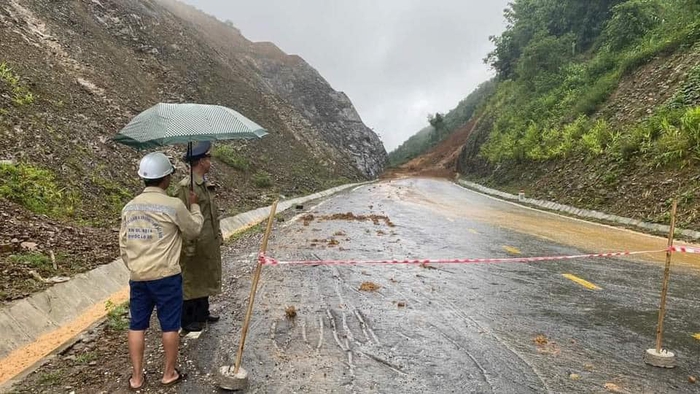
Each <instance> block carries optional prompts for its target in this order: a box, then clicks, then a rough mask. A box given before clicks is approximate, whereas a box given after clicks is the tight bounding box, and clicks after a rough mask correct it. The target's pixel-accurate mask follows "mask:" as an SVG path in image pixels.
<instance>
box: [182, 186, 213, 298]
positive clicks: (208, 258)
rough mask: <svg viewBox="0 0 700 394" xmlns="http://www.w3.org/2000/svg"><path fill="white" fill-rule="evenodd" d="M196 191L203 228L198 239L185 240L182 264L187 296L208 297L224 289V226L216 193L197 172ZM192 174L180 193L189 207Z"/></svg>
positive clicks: (185, 294)
mask: <svg viewBox="0 0 700 394" xmlns="http://www.w3.org/2000/svg"><path fill="white" fill-rule="evenodd" d="M194 183H195V185H194V192H195V194H197V197H198V198H199V206H200V208H201V209H202V216H204V224H203V225H202V232H201V233H200V234H199V237H198V238H197V239H196V240H192V241H185V242H184V243H183V245H182V254H181V256H180V267H181V268H182V285H183V289H184V299H185V300H192V299H195V298H202V297H209V296H213V295H216V294H219V293H220V292H221V244H222V243H223V239H222V236H221V228H220V226H219V208H218V207H217V205H216V202H215V201H214V193H213V192H211V191H210V190H209V189H208V188H207V184H206V182H205V181H204V178H202V177H201V176H199V175H197V174H194ZM189 190H190V177H189V176H187V177H186V178H185V179H183V180H182V181H181V182H180V183H179V184H178V193H177V194H178V195H177V196H178V197H179V198H180V200H182V201H183V202H184V203H185V205H186V206H187V207H188V208H189V201H188V200H189V198H188V197H189Z"/></svg>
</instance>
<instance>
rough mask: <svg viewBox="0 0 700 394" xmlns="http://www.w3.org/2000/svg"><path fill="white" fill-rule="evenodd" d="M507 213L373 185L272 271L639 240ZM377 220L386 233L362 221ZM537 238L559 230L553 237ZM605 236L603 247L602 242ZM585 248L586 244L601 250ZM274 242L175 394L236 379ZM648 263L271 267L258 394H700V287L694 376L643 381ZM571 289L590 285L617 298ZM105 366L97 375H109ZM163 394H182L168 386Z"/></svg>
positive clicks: (308, 229) (231, 298)
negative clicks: (257, 277)
mask: <svg viewBox="0 0 700 394" xmlns="http://www.w3.org/2000/svg"><path fill="white" fill-rule="evenodd" d="M502 204H504V203H501V202H497V201H495V200H492V199H489V198H486V197H483V196H481V195H478V194H475V193H472V192H469V191H466V190H463V189H461V188H459V187H457V186H455V185H453V184H451V183H449V182H445V181H440V180H434V179H432V180H428V179H404V180H400V181H392V182H383V183H379V184H374V185H368V186H364V187H361V188H359V189H357V190H354V191H351V192H346V193H343V194H341V195H338V196H335V197H333V198H331V199H329V200H326V201H324V202H322V203H320V205H318V206H315V207H311V208H309V209H307V210H306V211H305V212H303V213H299V215H298V217H295V218H292V217H291V216H292V215H293V213H290V214H287V215H286V218H285V220H284V221H278V222H276V223H275V229H274V232H273V237H272V239H271V241H270V249H269V255H270V256H271V257H274V258H277V259H280V260H307V259H312V260H322V259H348V258H351V259H363V260H364V259H386V258H457V257H459V258H467V257H469V258H480V257H509V256H514V255H522V256H546V255H562V254H580V253H581V252H594V251H599V250H594V249H591V248H590V247H588V245H589V244H591V243H593V244H595V243H597V247H599V248H604V249H605V248H606V247H607V246H606V245H607V241H608V240H609V241H610V242H612V243H613V244H614V243H615V242H618V241H619V242H622V241H621V240H624V241H625V242H632V241H634V239H633V237H632V236H631V235H629V234H627V233H624V234H623V235H621V234H622V233H620V234H618V233H617V231H622V230H615V229H611V228H607V227H602V226H601V227H599V228H596V229H591V228H588V226H590V225H589V224H585V223H583V222H578V221H574V220H570V219H565V218H558V217H557V218H555V217H553V216H552V215H549V214H542V213H536V212H534V211H530V210H528V211H521V208H517V207H514V206H512V205H502ZM499 212H500V213H499ZM372 215H376V216H375V217H376V218H386V220H384V219H378V220H375V221H373V220H369V219H368V220H356V218H357V217H365V218H370V217H372ZM310 216H313V219H311V217H310ZM508 219H510V220H508ZM553 221H556V223H553ZM389 223H391V224H392V225H393V226H390V225H389ZM533 223H539V224H540V226H541V227H543V228H555V229H556V230H554V231H551V232H548V231H545V230H541V231H540V230H537V228H536V227H532V226H531V224H533ZM596 231H598V232H599V234H598V235H597V236H598V237H599V238H600V239H593V238H591V237H595V236H596V235H595V234H596ZM575 234H581V236H580V237H584V235H585V238H586V240H585V241H586V242H585V243H580V242H579V241H578V240H577V239H576V236H575ZM627 237H632V238H627ZM259 241H260V234H259V233H254V234H249V235H248V236H246V237H243V238H241V239H239V240H237V241H236V242H234V243H233V244H232V245H229V246H228V247H227V250H226V252H225V259H224V264H225V269H224V288H225V291H224V293H223V294H222V295H221V296H219V297H217V298H216V299H215V300H214V303H213V308H214V309H215V310H218V311H220V312H221V315H222V320H221V321H220V322H219V323H217V324H214V325H211V326H209V327H208V328H207V330H206V331H205V332H204V333H203V334H202V335H201V337H200V338H199V339H196V340H194V339H187V340H186V341H185V345H184V346H183V349H184V350H183V364H184V366H185V367H186V368H187V369H188V371H189V372H190V373H191V376H192V377H191V378H190V379H188V380H187V381H186V382H185V383H184V384H182V385H181V386H180V387H178V388H176V389H172V390H174V391H179V392H185V393H203V392H217V391H218V389H216V387H215V375H214V374H213V373H214V372H215V371H216V369H218V368H219V367H220V366H221V365H228V364H233V361H234V358H235V353H236V349H237V346H238V340H239V335H240V328H241V323H242V320H243V319H242V314H243V313H242V312H243V311H244V309H245V306H246V302H247V297H248V292H249V291H250V287H249V286H250V275H251V272H252V268H253V267H254V263H255V258H256V254H257V250H258V245H259ZM331 241H332V242H331ZM613 241H614V242H613ZM652 241H653V240H652ZM639 242H641V243H647V242H651V241H649V239H646V238H643V239H642V238H640V240H639ZM661 243H662V244H663V240H661ZM613 246H616V245H613ZM629 246H630V248H632V249H634V246H635V245H629ZM606 250H607V249H606ZM643 257H644V258H639V259H634V260H633V259H589V260H576V261H561V262H545V263H518V264H465V265H449V266H447V265H427V266H425V265H424V266H420V265H380V266H377V265H347V266H327V265H322V264H319V265H308V266H294V265H283V266H265V267H264V269H263V276H262V278H261V281H260V287H259V289H258V293H257V298H256V305H255V311H254V315H253V319H252V323H251V328H250V331H249V334H248V338H247V342H246V350H245V354H244V358H243V366H244V368H246V369H247V370H248V372H249V374H250V383H251V387H250V390H249V392H254V393H288V392H290V393H291V392H295V393H353V392H357V393H366V392H369V393H405V392H434V393H544V392H553V393H606V392H624V393H666V392H678V393H693V392H696V390H697V389H698V387H697V386H696V385H694V384H691V383H689V382H688V377H689V376H690V375H694V376H697V375H698V372H700V358H699V357H698V351H699V350H698V346H699V342H698V341H697V340H695V339H693V337H692V336H691V335H692V333H693V332H700V327H698V326H697V322H698V321H700V294H698V292H697V291H696V288H697V286H696V284H697V281H698V279H699V275H698V270H697V268H693V267H692V266H688V265H685V266H674V268H673V273H672V282H671V291H670V294H669V296H670V298H669V310H668V315H667V322H666V330H667V335H666V339H665V345H666V346H668V348H670V349H671V350H674V351H675V352H676V354H677V356H678V357H677V361H678V364H679V367H678V368H676V369H674V370H659V369H654V368H652V367H648V366H646V365H644V364H643V361H642V355H643V352H644V351H645V349H647V348H649V347H651V346H652V345H653V344H654V329H655V325H656V309H657V306H658V296H659V288H660V279H661V274H662V266H661V264H660V263H658V262H655V260H654V256H643ZM659 260H661V259H659ZM563 274H571V275H576V276H578V277H581V278H585V279H586V280H589V281H591V282H593V283H595V284H596V285H597V286H599V287H600V290H595V291H594V290H589V289H587V288H584V287H582V286H580V285H579V284H577V283H574V282H572V281H570V280H568V279H567V278H566V277H564V276H563ZM292 309H293V311H294V313H290V312H289V311H290V310H292ZM152 339H153V340H150V344H151V347H150V348H149V352H150V354H151V355H152V356H151V357H152V360H153V361H152V363H151V364H149V367H148V368H149V378H151V381H152V382H157V379H158V371H159V369H160V359H159V358H158V357H159V354H158V350H157V347H155V346H153V344H154V343H156V341H155V340H154V339H155V338H152ZM98 341H99V339H98ZM115 346H117V344H116V343H115ZM109 357H117V358H118V359H119V362H111V361H110V362H109V363H108V365H109V368H110V369H109V372H110V373H115V374H116V375H118V376H119V377H120V378H121V382H122V383H123V382H125V381H126V379H127V378H128V360H127V359H126V349H125V346H124V348H123V350H121V351H120V352H119V354H116V355H115V354H111V355H110V356H109ZM110 360H111V359H110ZM96 361H97V365H96V366H93V368H94V367H99V366H100V365H101V363H103V362H106V360H103V359H101V358H99V357H98V358H97V360H96ZM73 371H75V370H73ZM98 371H99V373H104V372H106V371H103V370H102V369H99V370H98ZM46 372H47V371H46V370H45V369H42V370H39V371H38V372H37V373H36V374H35V376H40V374H42V373H46ZM93 373H94V371H93ZM72 374H76V372H69V374H68V376H69V377H71V376H83V377H84V376H88V375H87V373H86V372H79V373H77V375H72ZM33 376H34V375H33ZM67 379H70V378H67ZM113 381H114V378H113V377H110V378H104V379H102V380H101V383H94V384H91V385H88V386H86V387H85V388H87V389H88V391H85V389H84V388H81V389H79V390H76V393H78V392H100V390H103V391H105V392H115V391H113V390H112V389H116V388H118V387H125V386H123V385H121V383H120V384H114V385H111V384H112V383H109V382H113ZM100 384H102V386H100ZM73 387H80V386H75V385H74V386H73ZM22 388H23V391H22V392H66V391H65V390H59V388H60V386H49V387H47V386H42V385H40V384H39V382H38V377H35V378H30V379H29V380H28V381H27V382H26V383H25V384H24V386H22ZM54 389H56V391H54ZM68 391H70V390H68ZM148 392H166V391H164V390H162V389H161V388H159V387H158V385H157V384H154V385H151V386H149V389H148Z"/></svg>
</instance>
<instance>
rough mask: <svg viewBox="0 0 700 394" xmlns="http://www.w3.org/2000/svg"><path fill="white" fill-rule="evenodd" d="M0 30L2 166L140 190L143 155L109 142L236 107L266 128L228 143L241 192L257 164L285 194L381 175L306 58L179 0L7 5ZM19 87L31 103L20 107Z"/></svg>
mask: <svg viewBox="0 0 700 394" xmlns="http://www.w3.org/2000/svg"><path fill="white" fill-rule="evenodd" d="M0 27H1V28H0V63H4V64H5V65H6V67H7V68H11V69H12V70H11V76H12V78H14V79H16V80H17V81H16V82H12V83H10V82H9V81H11V79H8V78H5V79H4V80H2V81H0V106H1V107H2V111H0V134H4V136H5V140H6V141H7V143H6V144H4V145H3V146H2V147H0V159H15V160H19V161H25V162H28V163H33V164H37V165H40V166H42V167H49V168H51V169H53V170H55V171H56V175H57V176H58V177H62V178H65V179H66V180H67V181H69V182H70V183H73V182H72V181H73V180H78V179H79V180H81V181H84V180H85V178H89V179H90V180H92V179H95V180H96V182H94V183H100V182H99V179H109V180H110V181H115V182H116V183H117V184H124V185H131V187H132V188H133V190H136V187H137V186H136V184H135V183H134V182H133V180H132V175H133V174H132V173H130V172H129V171H131V170H133V169H134V168H135V164H136V159H137V158H138V155H136V154H135V153H134V152H133V151H131V150H129V149H125V148H123V147H120V146H115V145H114V144H113V143H112V142H111V141H110V140H109V137H111V136H112V135H114V134H115V133H117V132H118V131H119V129H120V128H121V127H122V126H123V125H125V124H126V123H127V122H128V120H129V119H130V118H131V117H133V116H135V115H136V114H137V113H138V112H140V111H142V110H144V109H146V108H148V107H150V106H151V105H153V104H155V103H157V102H161V101H166V102H199V103H210V104H220V105H226V106H230V107H232V108H234V109H236V110H238V111H239V112H241V113H243V114H244V115H246V116H248V117H249V118H251V119H253V120H255V121H256V122H258V123H259V124H261V125H262V126H263V127H265V128H267V129H268V130H270V132H271V135H270V136H269V137H265V138H264V139H263V140H261V141H258V142H240V143H235V144H233V148H234V150H235V152H236V154H237V155H239V156H240V157H241V158H243V159H244V160H245V161H247V162H248V163H249V164H250V165H249V166H247V167H248V168H249V170H248V171H247V172H246V171H233V172H231V171H227V170H226V169H224V168H223V167H224V166H220V167H221V168H222V172H223V173H222V178H224V179H223V180H224V181H225V182H224V188H227V187H228V189H229V190H230V191H232V192H238V193H237V194H236V195H240V194H245V193H247V192H248V190H249V189H255V185H252V184H251V183H250V180H251V179H252V175H254V174H253V173H254V172H255V170H263V171H265V172H267V173H269V174H271V176H272V178H273V181H274V182H273V183H274V186H273V187H272V190H273V191H274V190H276V191H279V192H282V193H283V194H287V195H288V194H293V193H294V191H295V190H302V189H303V190H306V191H311V190H315V189H318V188H320V187H322V186H325V183H327V182H326V181H331V180H333V179H339V178H342V179H349V180H357V179H367V178H373V177H376V176H377V175H378V174H379V172H381V170H382V169H383V167H384V163H385V161H386V152H385V150H384V147H383V146H382V144H381V142H380V141H379V139H378V137H377V136H376V134H374V133H373V132H372V131H371V130H370V129H369V128H367V127H366V126H365V125H364V124H363V123H362V121H361V119H360V117H359V116H358V114H357V112H356V111H355V109H354V107H353V105H352V103H351V102H350V101H349V100H348V98H347V97H346V96H345V94H343V93H340V92H336V91H334V90H333V89H332V88H331V87H330V85H329V84H328V83H327V82H326V81H325V80H324V79H323V77H321V76H320V75H319V73H318V72H316V70H314V69H313V68H312V67H311V66H309V65H308V64H307V63H306V62H305V61H304V60H303V59H301V58H300V57H298V56H290V55H287V54H285V53H283V52H282V51H281V50H279V49H278V48H277V47H275V46H274V45H273V44H270V43H253V42H250V41H249V40H247V39H246V38H245V37H243V36H242V35H241V34H240V32H239V31H238V30H237V29H236V28H235V27H233V26H231V25H230V24H226V23H223V22H220V21H218V20H216V19H215V18H213V17H211V16H208V15H206V14H203V13H201V12H199V11H197V10H196V9H194V8H192V7H190V6H187V5H184V4H182V3H178V2H176V1H174V0H144V1H140V0H118V1H117V0H71V1H68V0H66V1H58V2H56V1H49V0H27V1H20V0H8V1H5V2H2V3H1V4H0ZM16 89H23V90H26V91H27V92H30V93H31V94H32V98H33V100H31V102H21V103H17V102H15V101H17V100H15V99H14V97H13V93H12V92H13V91H14V90H16ZM178 156H179V154H178ZM115 164H116V166H114V165H115ZM115 167H116V168H118V169H119V170H116V168H115ZM87 169H91V170H95V171H96V173H92V172H95V171H92V172H91V173H90V174H86V170H87ZM125 170H129V171H125ZM310 174H312V175H310ZM86 175H88V176H86ZM227 176H228V179H225V178H226V177H227ZM130 182H131V183H130ZM87 183H88V184H87V185H86V184H85V183H84V182H75V183H74V186H75V187H77V188H81V189H84V188H86V187H87V188H91V187H92V186H94V188H93V189H94V190H90V192H89V193H83V194H86V196H85V197H87V198H88V199H89V198H91V197H93V196H94V195H95V194H97V195H99V194H100V193H102V191H103V190H101V189H104V187H101V186H100V185H99V184H95V185H91V184H92V183H93V182H87ZM246 186H249V187H246ZM290 189H291V190H290Z"/></svg>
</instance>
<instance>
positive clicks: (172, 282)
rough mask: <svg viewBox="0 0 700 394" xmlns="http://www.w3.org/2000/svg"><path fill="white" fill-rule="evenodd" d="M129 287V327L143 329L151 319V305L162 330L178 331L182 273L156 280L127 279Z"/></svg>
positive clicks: (180, 316)
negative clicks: (154, 309)
mask: <svg viewBox="0 0 700 394" xmlns="http://www.w3.org/2000/svg"><path fill="white" fill-rule="evenodd" d="M129 287H130V289H131V295H130V301H129V309H130V312H131V323H130V324H129V329H131V330H134V331H143V330H145V329H147V328H148V326H149V323H150V321H151V313H153V307H156V308H157V312H158V321H159V322H160V329H161V330H162V331H163V332H170V331H178V330H179V329H180V320H181V319H182V275H181V274H177V275H173V276H168V277H167V278H163V279H158V280H147V281H142V282H137V281H131V280H130V281H129Z"/></svg>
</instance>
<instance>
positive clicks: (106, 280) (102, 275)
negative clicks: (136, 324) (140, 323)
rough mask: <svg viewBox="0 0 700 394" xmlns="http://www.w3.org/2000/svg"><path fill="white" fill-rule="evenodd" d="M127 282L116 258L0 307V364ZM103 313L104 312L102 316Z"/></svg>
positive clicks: (238, 223)
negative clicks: (0, 339) (0, 336)
mask: <svg viewBox="0 0 700 394" xmlns="http://www.w3.org/2000/svg"><path fill="white" fill-rule="evenodd" d="M368 183H371V182H364V183H354V184H349V185H342V186H338V187H334V188H332V189H329V190H325V191H322V192H318V193H314V194H312V195H309V196H305V197H299V198H294V199H291V200H284V201H282V202H280V203H279V204H278V208H277V212H282V211H285V210H287V209H289V208H291V207H293V206H294V205H296V204H302V203H304V202H306V201H311V200H315V199H318V198H323V197H328V196H331V195H333V194H335V193H338V192H341V191H343V190H346V189H349V188H352V187H357V186H362V185H365V184H368ZM269 214H270V207H263V208H258V209H255V210H253V211H249V212H245V213H241V214H238V215H236V216H233V217H229V218H225V219H223V220H222V221H221V231H222V233H223V236H224V239H226V238H229V237H231V236H232V235H233V234H235V233H237V232H240V231H243V230H245V229H247V228H249V227H251V226H254V225H256V224H258V223H260V222H262V221H264V220H265V219H267V217H268V216H269ZM128 283H129V271H128V270H127V269H126V266H124V264H123V263H122V261H121V259H118V260H115V261H113V262H111V263H109V264H105V265H102V266H100V267H97V268H95V269H93V270H91V271H88V272H85V273H82V274H78V275H76V276H75V277H74V278H72V279H71V280H69V281H68V282H65V283H59V284H56V285H54V286H52V287H51V288H49V289H47V290H45V291H42V292H39V293H36V294H32V295H31V296H29V297H27V298H23V299H21V300H17V301H14V302H11V303H9V304H7V305H4V306H2V307H0V332H2V334H3V335H2V337H3V340H2V341H0V360H1V361H0V363H3V364H4V363H5V362H6V357H7V356H8V355H10V353H13V352H15V353H16V352H17V350H18V349H21V348H23V347H24V346H27V345H29V344H32V343H33V342H35V341H36V340H37V339H38V338H39V337H42V336H46V335H50V334H51V333H52V332H54V331H56V330H58V329H59V328H60V327H62V326H64V325H65V324H67V323H69V322H71V321H73V320H74V319H76V318H77V317H78V316H79V315H81V314H82V313H83V312H85V311H86V310H88V309H90V308H94V307H95V306H97V305H98V304H100V303H104V302H105V300H106V299H108V298H110V296H112V295H114V294H116V293H118V292H120V291H122V292H123V291H124V290H125V288H126V287H127V286H128ZM103 308H104V307H103ZM103 316H104V314H103V315H102V316H101V317H103ZM53 350H54V349H50V351H53ZM50 351H49V352H47V354H48V353H50ZM44 356H45V355H44ZM2 378H5V379H2ZM11 378H12V376H9V377H8V376H0V387H1V386H2V383H3V381H6V380H7V379H11Z"/></svg>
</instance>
